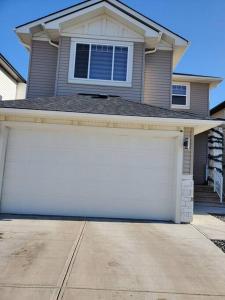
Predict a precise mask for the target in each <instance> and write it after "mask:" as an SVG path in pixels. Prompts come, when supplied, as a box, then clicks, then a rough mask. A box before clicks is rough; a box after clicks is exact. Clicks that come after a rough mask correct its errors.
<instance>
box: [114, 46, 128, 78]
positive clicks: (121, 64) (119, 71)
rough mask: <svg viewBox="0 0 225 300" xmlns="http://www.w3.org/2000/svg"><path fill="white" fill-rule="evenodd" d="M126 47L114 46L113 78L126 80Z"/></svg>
mask: <svg viewBox="0 0 225 300" xmlns="http://www.w3.org/2000/svg"><path fill="white" fill-rule="evenodd" d="M127 58H128V48H127V47H115V54H114V72H113V80H116V81H126V80H127Z"/></svg>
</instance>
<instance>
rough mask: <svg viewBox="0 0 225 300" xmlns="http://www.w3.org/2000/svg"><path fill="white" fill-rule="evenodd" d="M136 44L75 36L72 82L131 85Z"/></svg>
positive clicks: (71, 57)
mask: <svg viewBox="0 0 225 300" xmlns="http://www.w3.org/2000/svg"><path fill="white" fill-rule="evenodd" d="M132 68H133V44H132V43H127V42H123V43H119V42H118V43H117V42H109V41H94V40H93V41H88V42H87V40H85V39H84V40H77V39H72V42H71V53H70V66H69V82H72V83H84V84H85V83H86V84H98V85H115V86H131V83H132Z"/></svg>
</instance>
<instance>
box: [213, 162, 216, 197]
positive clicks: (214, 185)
mask: <svg viewBox="0 0 225 300" xmlns="http://www.w3.org/2000/svg"><path fill="white" fill-rule="evenodd" d="M213 190H214V192H215V191H216V168H214V170H213Z"/></svg>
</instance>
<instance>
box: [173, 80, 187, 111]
mask: <svg viewBox="0 0 225 300" xmlns="http://www.w3.org/2000/svg"><path fill="white" fill-rule="evenodd" d="M171 107H172V108H180V109H188V108H190V84H189V83H183V82H182V83H178V82H174V83H173V85H172V105H171Z"/></svg>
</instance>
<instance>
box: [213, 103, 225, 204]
mask: <svg viewBox="0 0 225 300" xmlns="http://www.w3.org/2000/svg"><path fill="white" fill-rule="evenodd" d="M210 115H211V117H212V118H213V119H218V120H223V121H225V101H223V102H221V103H219V104H218V105H216V106H214V107H213V108H212V109H211V110H210ZM222 134H223V135H222V138H223V141H222V142H221V143H222V144H223V145H222V149H219V150H221V152H222V154H221V157H220V160H222V163H221V164H222V166H221V170H222V171H223V174H222V175H223V176H222V177H223V194H222V198H224V195H225V179H224V171H225V149H224V141H225V139H224V137H225V123H224V124H223V125H222ZM217 158H218V157H217Z"/></svg>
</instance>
